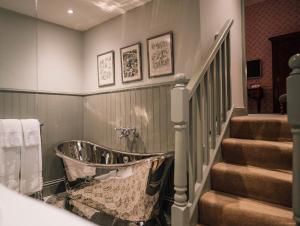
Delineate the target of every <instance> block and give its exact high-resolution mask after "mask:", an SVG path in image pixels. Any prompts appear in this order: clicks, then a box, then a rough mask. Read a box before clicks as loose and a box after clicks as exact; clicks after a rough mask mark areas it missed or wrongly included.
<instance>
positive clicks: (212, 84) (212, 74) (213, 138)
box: [209, 61, 216, 149]
mask: <svg viewBox="0 0 300 226" xmlns="http://www.w3.org/2000/svg"><path fill="white" fill-rule="evenodd" d="M209 77H210V83H209V87H210V116H211V117H210V131H211V136H210V139H211V148H212V149H215V146H216V112H215V88H214V87H215V61H213V62H212V64H211V65H210V74H209Z"/></svg>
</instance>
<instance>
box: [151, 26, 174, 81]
mask: <svg viewBox="0 0 300 226" xmlns="http://www.w3.org/2000/svg"><path fill="white" fill-rule="evenodd" d="M147 52H148V53H147V56H148V76H149V78H155V77H160V76H167V75H173V74H174V48H173V32H172V31H170V32H167V33H164V34H160V35H156V36H154V37H151V38H148V39H147Z"/></svg>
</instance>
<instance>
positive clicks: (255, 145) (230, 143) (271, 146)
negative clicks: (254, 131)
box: [222, 138, 293, 170]
mask: <svg viewBox="0 0 300 226" xmlns="http://www.w3.org/2000/svg"><path fill="white" fill-rule="evenodd" d="M292 146H293V145H292V143H291V142H274V141H264V140H247V139H238V138H228V139H224V140H223V142H222V156H223V160H224V161H225V162H228V163H233V164H241V165H252V166H257V167H264V168H268V169H274V170H292V157H293V156H292Z"/></svg>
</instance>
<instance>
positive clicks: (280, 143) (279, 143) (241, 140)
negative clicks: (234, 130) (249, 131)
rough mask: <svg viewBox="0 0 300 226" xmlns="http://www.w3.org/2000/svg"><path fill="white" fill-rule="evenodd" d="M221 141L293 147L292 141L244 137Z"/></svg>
mask: <svg viewBox="0 0 300 226" xmlns="http://www.w3.org/2000/svg"><path fill="white" fill-rule="evenodd" d="M223 142H236V143H243V144H250V145H271V146H274V147H285V148H288V149H293V142H291V141H273V140H253V139H244V138H234V137H230V138H225V139H224V140H223Z"/></svg>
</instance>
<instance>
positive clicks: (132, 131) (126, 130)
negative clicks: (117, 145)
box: [115, 128, 136, 139]
mask: <svg viewBox="0 0 300 226" xmlns="http://www.w3.org/2000/svg"><path fill="white" fill-rule="evenodd" d="M115 130H116V131H120V136H119V138H120V139H121V138H122V137H129V135H130V134H133V135H136V128H115Z"/></svg>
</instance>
